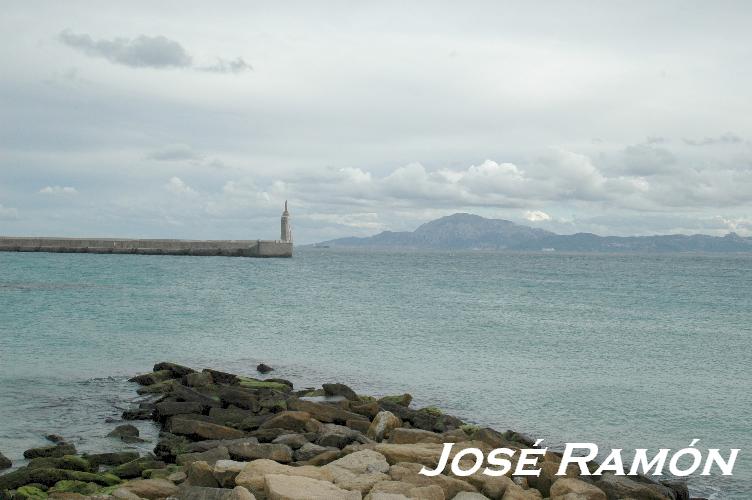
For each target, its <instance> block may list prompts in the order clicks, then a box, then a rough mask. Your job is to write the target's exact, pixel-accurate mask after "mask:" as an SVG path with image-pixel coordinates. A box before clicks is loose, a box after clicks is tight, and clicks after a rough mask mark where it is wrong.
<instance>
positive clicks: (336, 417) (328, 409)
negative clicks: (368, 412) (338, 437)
mask: <svg viewBox="0 0 752 500" xmlns="http://www.w3.org/2000/svg"><path fill="white" fill-rule="evenodd" d="M288 406H289V407H290V408H291V409H293V410H298V411H304V412H307V413H309V414H310V415H311V417H313V418H315V419H316V420H318V421H319V422H325V423H337V424H344V423H345V422H347V421H348V420H363V419H366V417H364V416H363V415H360V414H359V413H353V412H351V411H347V410H343V409H342V408H338V407H336V406H333V405H329V404H323V403H314V402H313V401H305V400H302V399H292V400H290V402H289V404H288Z"/></svg>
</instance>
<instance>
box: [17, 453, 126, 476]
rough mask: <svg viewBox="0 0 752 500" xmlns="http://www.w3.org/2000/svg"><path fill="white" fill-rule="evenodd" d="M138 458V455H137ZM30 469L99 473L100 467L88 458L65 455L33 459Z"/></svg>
mask: <svg viewBox="0 0 752 500" xmlns="http://www.w3.org/2000/svg"><path fill="white" fill-rule="evenodd" d="M136 456H138V455H136ZM26 467H27V468H28V469H65V470H78V471H82V472H97V470H98V466H95V465H93V464H92V463H91V462H89V460H87V459H86V458H81V457H78V456H75V455H65V456H63V457H59V458H58V457H40V458H33V459H31V460H30V461H29V463H28V464H27V465H26Z"/></svg>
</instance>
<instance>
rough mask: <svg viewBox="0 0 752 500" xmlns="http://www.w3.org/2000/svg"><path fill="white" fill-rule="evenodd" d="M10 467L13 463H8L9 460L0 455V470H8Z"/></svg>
mask: <svg viewBox="0 0 752 500" xmlns="http://www.w3.org/2000/svg"><path fill="white" fill-rule="evenodd" d="M12 465H13V463H12V462H11V461H10V459H9V458H8V457H6V456H5V455H3V454H2V453H0V470H3V469H9V468H10V467H11V466H12Z"/></svg>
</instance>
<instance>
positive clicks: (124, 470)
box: [108, 457, 167, 479]
mask: <svg viewBox="0 0 752 500" xmlns="http://www.w3.org/2000/svg"><path fill="white" fill-rule="evenodd" d="M166 465H167V464H165V463H164V462H162V461H161V460H155V459H154V458H152V457H141V458H137V459H136V460H131V461H130V462H126V463H124V464H122V465H118V466H117V467H113V468H112V469H110V470H109V471H108V472H109V473H110V474H114V475H115V476H117V477H119V478H121V479H133V478H136V477H141V474H143V472H144V471H145V470H149V469H162V468H164V467H165V466H166Z"/></svg>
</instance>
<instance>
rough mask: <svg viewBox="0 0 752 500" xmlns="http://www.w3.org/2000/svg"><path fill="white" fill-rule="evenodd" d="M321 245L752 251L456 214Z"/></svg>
mask: <svg viewBox="0 0 752 500" xmlns="http://www.w3.org/2000/svg"><path fill="white" fill-rule="evenodd" d="M316 246H329V247H339V248H356V247H357V248H402V249H436V250H520V251H522V250H527V251H529V250H536V251H564V252H752V238H743V237H741V236H739V235H737V234H736V233H729V234H727V235H726V236H723V237H719V236H708V235H704V234H695V235H691V236H687V235H683V234H669V235H660V236H598V235H596V234H592V233H577V234H571V235H563V234H556V233H552V232H551V231H546V230H544V229H538V228H534V227H529V226H523V225H520V224H515V223H514V222H511V221H508V220H502V219H486V218H485V217H481V216H479V215H472V214H454V215H449V216H447V217H442V218H440V219H436V220H433V221H431V222H426V223H425V224H423V225H421V226H420V227H418V229H416V230H415V231H412V232H409V231H406V232H393V231H384V232H382V233H379V234H377V235H374V236H370V237H365V238H356V237H351V238H339V239H336V240H330V241H324V242H321V243H319V244H317V245H316Z"/></svg>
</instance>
